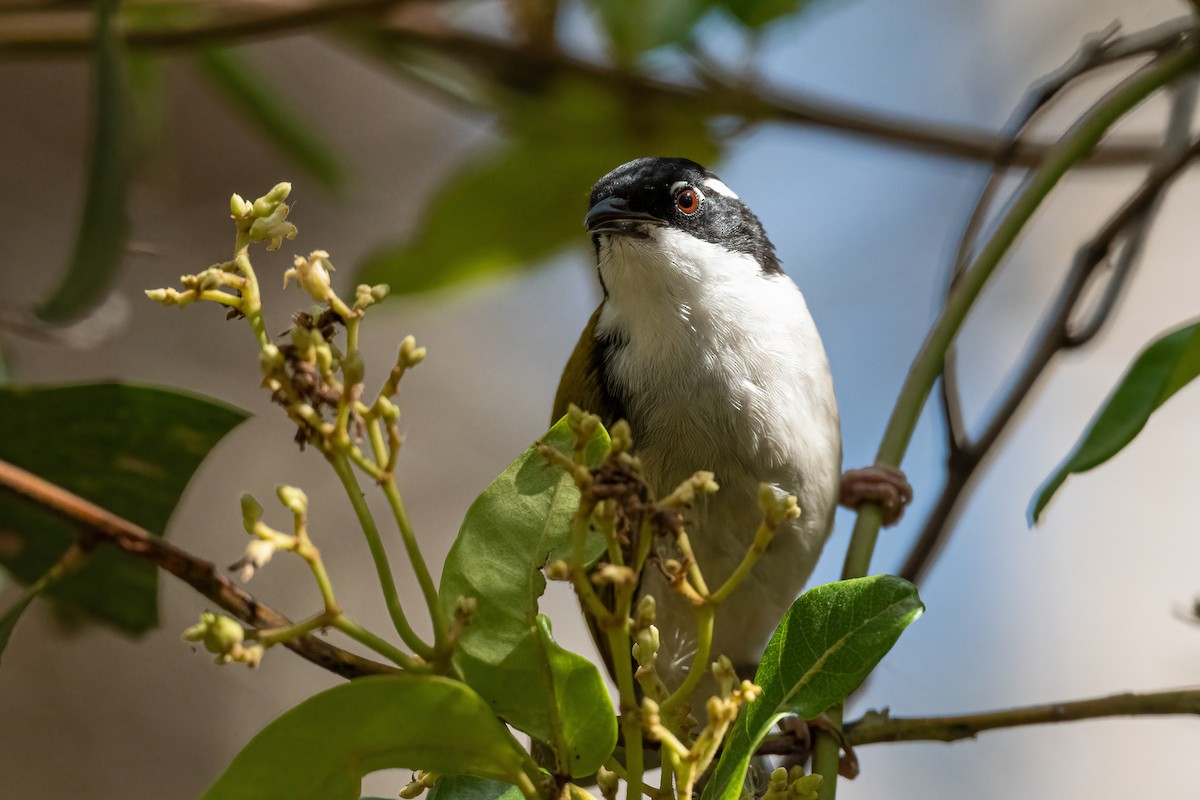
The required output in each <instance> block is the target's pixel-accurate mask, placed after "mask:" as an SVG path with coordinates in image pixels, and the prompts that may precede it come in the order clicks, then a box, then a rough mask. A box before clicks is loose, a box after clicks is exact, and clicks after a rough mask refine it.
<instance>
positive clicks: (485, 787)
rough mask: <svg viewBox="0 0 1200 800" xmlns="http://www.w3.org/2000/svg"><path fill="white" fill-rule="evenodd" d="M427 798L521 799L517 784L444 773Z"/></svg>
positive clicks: (467, 799) (439, 799) (440, 799)
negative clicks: (511, 784) (512, 784)
mask: <svg viewBox="0 0 1200 800" xmlns="http://www.w3.org/2000/svg"><path fill="white" fill-rule="evenodd" d="M425 800H521V791H520V790H519V789H517V787H515V786H510V785H509V784H507V783H501V782H500V781H490V780H488V779H487V778H473V777H471V776H470V775H443V776H441V777H440V778H438V780H437V783H435V784H434V785H433V788H432V789H430V790H429V794H427V795H425Z"/></svg>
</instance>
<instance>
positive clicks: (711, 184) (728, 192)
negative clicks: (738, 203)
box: [704, 178, 739, 200]
mask: <svg viewBox="0 0 1200 800" xmlns="http://www.w3.org/2000/svg"><path fill="white" fill-rule="evenodd" d="M704 185H705V186H707V187H708V188H710V189H712V190H713V191H714V192H716V193H717V194H723V195H725V196H726V197H732V198H733V199H734V200H737V199H739V198H738V196H737V194H736V193H735V192H734V191H733V189H730V188H729V187H728V186H726V185H725V183H724V182H723V181H721V179H720V178H707V179H705V181H704Z"/></svg>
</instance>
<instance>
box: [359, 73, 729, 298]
mask: <svg viewBox="0 0 1200 800" xmlns="http://www.w3.org/2000/svg"><path fill="white" fill-rule="evenodd" d="M497 105H498V107H501V108H504V109H505V112H504V113H505V121H506V123H507V124H506V132H507V135H508V139H507V141H506V142H505V143H504V144H502V145H501V146H500V147H499V148H498V149H497V150H495V151H493V152H491V153H490V154H488V155H486V156H484V157H483V158H482V159H479V160H477V161H475V162H474V163H472V164H470V165H469V166H467V167H466V168H465V169H463V170H462V171H460V172H459V173H458V174H457V175H455V176H453V177H452V178H450V179H449V180H447V181H446V182H445V183H444V184H442V186H441V188H440V189H439V190H438V191H437V194H436V195H435V197H434V198H433V200H432V201H431V202H430V204H429V206H428V208H427V210H426V214H425V218H424V220H423V221H422V222H421V224H420V226H419V227H418V229H417V231H416V232H415V233H414V234H413V236H412V237H411V238H410V239H409V240H408V241H406V242H405V243H403V244H400V245H393V246H389V247H385V248H384V249H382V250H380V251H378V252H376V253H374V254H373V255H371V256H370V257H368V259H367V260H366V262H365V263H364V264H363V265H362V267H361V270H360V274H359V276H358V280H359V281H360V282H363V283H370V284H375V283H387V284H388V285H389V286H391V289H392V293H393V294H407V293H413V292H421V291H428V290H431V289H437V288H442V287H446V286H450V285H452V284H455V283H460V282H464V281H477V280H482V279H489V278H490V279H494V278H496V277H499V276H501V275H506V274H510V273H512V272H515V271H518V270H530V269H533V268H534V267H535V266H537V265H539V264H540V263H541V262H542V261H543V260H545V259H546V258H548V257H549V256H551V255H553V254H554V253H556V252H558V251H559V250H561V249H562V248H563V247H565V246H566V245H568V244H571V243H575V242H577V243H579V244H583V243H585V242H587V236H586V232H585V231H584V228H583V215H584V214H585V213H586V212H587V193H588V191H589V190H590V189H591V187H592V184H594V183H595V182H596V181H597V180H599V179H600V177H601V176H603V175H604V174H605V173H607V172H608V171H609V170H611V169H613V168H614V167H617V166H619V165H620V164H622V163H624V162H626V161H630V160H632V159H634V158H638V157H640V156H645V155H678V156H686V157H688V158H692V159H694V160H696V161H699V162H700V163H704V164H711V163H712V162H713V161H714V160H715V159H716V157H717V154H718V152H719V148H718V146H717V144H716V143H715V141H714V140H713V138H712V137H711V136H710V132H709V127H708V124H707V120H706V117H705V115H704V112H703V110H702V109H701V108H700V107H699V106H697V105H696V104H694V103H691V102H689V101H670V100H668V99H666V98H658V99H656V101H655V102H654V103H645V102H643V100H642V99H641V98H639V97H637V96H636V94H635V93H630V94H621V92H620V90H619V89H618V87H602V86H600V85H598V84H594V83H586V82H582V81H573V80H562V81H559V82H558V83H555V84H551V85H548V86H546V87H545V93H544V94H539V95H537V96H530V95H514V96H511V97H507V96H506V99H505V100H504V102H503V103H500V102H498V103H497Z"/></svg>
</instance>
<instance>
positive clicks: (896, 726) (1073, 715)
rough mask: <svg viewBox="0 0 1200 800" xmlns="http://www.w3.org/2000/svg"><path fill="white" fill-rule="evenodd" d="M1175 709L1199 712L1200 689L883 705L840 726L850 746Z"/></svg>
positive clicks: (1175, 711)
mask: <svg viewBox="0 0 1200 800" xmlns="http://www.w3.org/2000/svg"><path fill="white" fill-rule="evenodd" d="M1176 714H1191V715H1196V716H1200V689H1194V688H1193V689H1175V690H1171V691H1165V692H1150V693H1148V694H1134V693H1132V692H1127V693H1125V694H1114V695H1109V696H1108V697H1096V698H1091V699H1088V700H1072V701H1070V702H1066V703H1047V704H1045V705H1037V706H1025V707H1022V708H1009V709H1005V710H1003V711H985V712H981V713H978V714H962V715H959V716H952V717H893V716H891V715H890V714H888V712H887V711H884V712H882V713H880V712H877V711H871V712H868V713H867V714H866V715H864V716H863V718H862V719H859V720H856V721H855V722H849V723H847V724H846V727H845V731H844V732H845V737H846V743H847V744H849V745H850V746H855V745H863V744H875V743H877V742H917V741H933V742H954V741H958V740H960V739H970V738H974V737H975V736H976V735H978V734H980V733H983V732H984V731H991V730H996V729H997V728H1016V727H1020V726H1025V725H1046V724H1049V723H1052V722H1076V721H1078V720H1084V719H1102V718H1104V717H1147V716H1164V715H1176Z"/></svg>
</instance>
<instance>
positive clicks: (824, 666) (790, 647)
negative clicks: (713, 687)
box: [702, 575, 925, 800]
mask: <svg viewBox="0 0 1200 800" xmlns="http://www.w3.org/2000/svg"><path fill="white" fill-rule="evenodd" d="M924 608H925V606H924V605H922V603H921V599H920V598H919V597H918V596H917V588H916V587H915V586H913V585H912V584H911V583H909V582H908V581H906V580H904V579H903V578H897V577H895V576H893V575H874V576H872V577H869V578H855V579H853V580H847V581H838V582H837V583H828V584H825V585H824V586H817V587H815V588H813V589H809V590H808V591H807V592H805V593H804V594H802V595H800V597H799V598H798V599H797V600H796V602H795V603H793V604H792V607H791V608H790V609H788V613H787V614H786V615H785V616H784V618H783V621H782V622H780V623H779V627H778V628H776V629H775V634H774V635H773V636H772V637H771V642H770V644H768V645H767V650H766V652H765V653H763V657H762V661H761V663H760V664H759V666H758V672H757V673H756V674H755V676H754V682H755V683H756V684H758V685H759V686H761V687H762V689H763V694H762V696H761V697H760V698H758V700H755V701H754V702H753V703H751V704H750V705H749V706H747V707H745V708H743V709H742V712H741V713H740V714H738V718H737V721H736V722H734V724H733V727H732V728H731V729H730V731H729V735H728V737H727V738H726V739H725V745H724V748H723V750H722V752H721V759H720V761H718V762H717V766H716V769H714V770H713V774H712V776H711V777H710V778H709V780H708V783H707V785H705V787H704V794H703V795H702V796H703V798H704V800H715V798H720V799H721V800H737V797H738V796H739V794H740V792H741V790H742V781H743V780H744V779H745V775H746V766H747V765H748V764H749V763H750V757H751V756H753V755H754V751H755V750H756V749H757V748H758V745H759V744H760V743H762V740H763V739H764V738H765V737H766V735H767V734H768V733H769V732H770V730H771V726H772V725H774V724H775V723H776V722H777V721H778V720H779V718H780V717H782V716H784V715H785V714H796V715H798V716H799V717H801V718H802V719H813V718H814V717H816V716H817V715H819V714H821V713H822V712H824V711H825V710H826V709H827V708H829V707H830V706H832V705H833V704H834V703H837V702H838V701H840V700H842V699H844V698H845V697H846V696H847V695H848V694H850V693H851V692H853V691H854V690H855V689H856V688H858V685H859V684H860V683H862V682H863V679H864V678H866V677H867V675H868V674H870V672H871V670H872V669H874V668H875V665H876V664H877V663H879V660H880V659H881V658H883V656H884V655H885V654H886V653H887V651H888V650H891V649H892V645H893V644H895V643H896V640H897V639H898V638H900V634H901V633H903V632H904V629H905V628H906V627H908V624H909V623H910V622H912V621H913V620H915V619H916V618H917V617H919V616H920V615H921V612H922V611H923V610H924Z"/></svg>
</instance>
